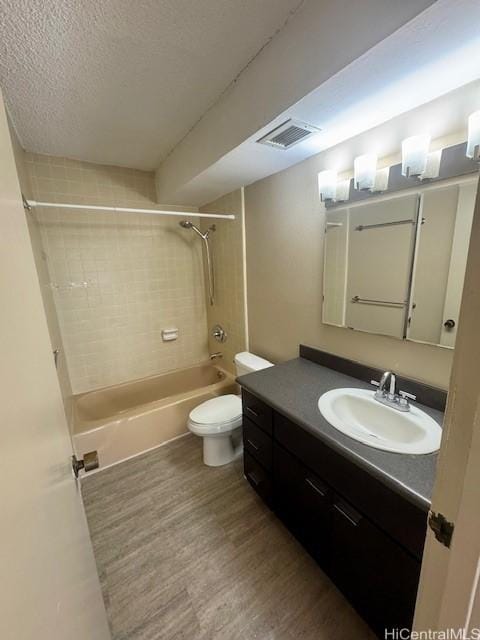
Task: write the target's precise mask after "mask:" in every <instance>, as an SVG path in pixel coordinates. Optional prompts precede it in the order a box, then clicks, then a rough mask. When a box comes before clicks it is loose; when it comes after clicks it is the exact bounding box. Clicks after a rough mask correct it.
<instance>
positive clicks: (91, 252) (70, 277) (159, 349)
mask: <svg viewBox="0 0 480 640" xmlns="http://www.w3.org/2000/svg"><path fill="white" fill-rule="evenodd" d="M26 160H27V167H28V173H29V176H30V181H31V186H32V192H33V197H34V198H35V199H36V200H38V201H48V202H70V203H78V204H88V203H90V204H103V205H117V206H124V207H140V208H159V205H158V204H157V203H156V202H155V186H154V177H153V173H150V172H143V171H137V170H133V169H123V168H119V167H106V166H102V165H95V164H91V163H85V162H79V161H74V160H68V159H65V158H56V157H50V156H41V155H37V154H26ZM35 216H36V218H37V220H38V222H39V225H40V230H41V234H42V239H43V245H44V250H45V252H46V255H47V261H48V268H49V274H50V278H51V283H50V286H51V287H52V291H53V295H54V298H55V304H56V308H57V312H58V318H59V323H60V328H61V333H62V337H63V342H64V348H65V351H66V359H67V363H68V370H69V373H70V379H71V384H72V390H73V393H80V392H84V391H88V390H90V389H95V388H99V387H103V386H107V385H112V384H117V383H120V382H123V381H126V380H132V379H135V378H141V377H144V376H149V375H153V374H156V373H161V372H165V371H168V370H171V369H177V368H180V367H186V366H190V365H192V364H195V363H197V362H200V361H202V360H205V358H207V357H208V341H207V314H206V302H205V294H204V291H205V290H204V279H203V268H202V258H201V246H200V242H198V238H197V236H195V235H194V234H192V233H189V232H188V231H186V230H184V229H181V228H180V227H179V225H178V218H171V219H170V218H166V217H161V216H153V215H152V216H150V215H141V214H119V213H102V212H98V211H86V212H85V211H79V212H75V211H71V210H62V209H59V208H53V207H51V208H48V209H37V210H36V211H35ZM170 327H178V329H179V338H178V340H177V341H174V342H162V336H161V331H162V329H163V328H170Z"/></svg>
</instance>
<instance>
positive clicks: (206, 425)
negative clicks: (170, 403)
mask: <svg viewBox="0 0 480 640" xmlns="http://www.w3.org/2000/svg"><path fill="white" fill-rule="evenodd" d="M188 423H189V427H190V428H191V430H192V431H193V432H194V433H196V434H197V435H202V434H214V433H224V432H227V431H232V430H233V429H236V428H237V427H240V426H241V424H242V401H241V399H240V396H235V395H233V394H228V395H224V396H217V397H216V398H212V399H211V400H207V401H206V402H202V404H200V405H199V406H198V407H195V409H193V410H192V411H191V412H190V416H189V421H188Z"/></svg>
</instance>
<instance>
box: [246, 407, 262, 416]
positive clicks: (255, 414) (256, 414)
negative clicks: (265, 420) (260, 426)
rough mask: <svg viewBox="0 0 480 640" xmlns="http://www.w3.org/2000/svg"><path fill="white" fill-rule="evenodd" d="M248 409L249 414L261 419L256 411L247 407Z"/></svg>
mask: <svg viewBox="0 0 480 640" xmlns="http://www.w3.org/2000/svg"><path fill="white" fill-rule="evenodd" d="M246 409H247V411H248V413H251V414H252V416H255V418H258V417H259V416H258V413H257V412H256V411H254V410H253V409H252V408H251V407H247V408H246Z"/></svg>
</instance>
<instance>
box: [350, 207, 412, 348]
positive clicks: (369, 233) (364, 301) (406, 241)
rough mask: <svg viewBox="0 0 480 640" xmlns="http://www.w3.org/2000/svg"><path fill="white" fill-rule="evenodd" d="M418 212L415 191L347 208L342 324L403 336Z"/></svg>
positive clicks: (398, 336) (362, 329) (363, 329)
mask: <svg viewBox="0 0 480 640" xmlns="http://www.w3.org/2000/svg"><path fill="white" fill-rule="evenodd" d="M417 214H418V197H417V196H416V195H413V196H406V197H401V198H393V199H391V200H388V201H384V202H377V203H369V204H365V205H363V206H361V207H357V208H355V209H351V210H350V216H349V218H350V219H349V243H348V245H349V246H348V275H347V288H346V289H347V290H346V312H345V322H346V325H347V327H350V328H352V329H358V330H361V331H370V332H373V333H380V334H385V335H389V336H395V337H397V338H402V337H403V335H404V332H405V316H406V309H407V304H408V293H409V283H410V271H411V263H412V252H413V247H414V240H415V226H416V220H417Z"/></svg>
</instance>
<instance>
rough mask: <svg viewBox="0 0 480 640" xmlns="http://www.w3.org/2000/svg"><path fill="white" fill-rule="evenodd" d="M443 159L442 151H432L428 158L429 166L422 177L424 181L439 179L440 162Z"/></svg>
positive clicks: (427, 165)
mask: <svg viewBox="0 0 480 640" xmlns="http://www.w3.org/2000/svg"><path fill="white" fill-rule="evenodd" d="M441 159H442V150H441V149H439V150H438V151H430V153H429V154H428V156H427V164H426V166H425V171H424V172H423V173H422V175H421V176H420V177H421V178H422V180H432V179H433V178H438V174H439V173H440V161H441Z"/></svg>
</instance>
